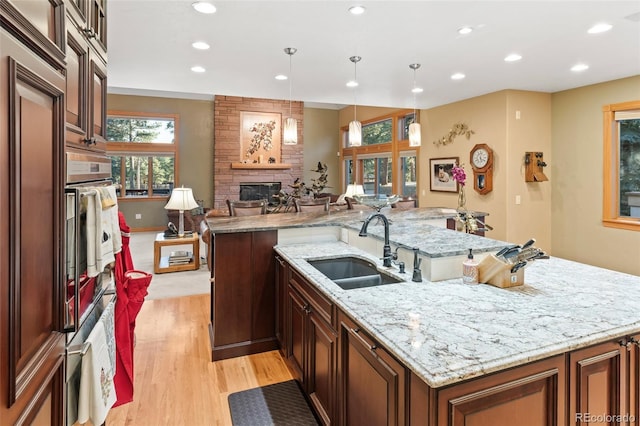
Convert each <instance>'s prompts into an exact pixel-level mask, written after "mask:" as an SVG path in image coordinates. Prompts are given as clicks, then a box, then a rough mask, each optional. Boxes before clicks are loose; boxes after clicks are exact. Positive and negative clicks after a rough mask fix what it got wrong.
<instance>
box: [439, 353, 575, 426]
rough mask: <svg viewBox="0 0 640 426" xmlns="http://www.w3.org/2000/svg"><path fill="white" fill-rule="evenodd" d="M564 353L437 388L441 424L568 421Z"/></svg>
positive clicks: (507, 425)
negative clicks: (566, 414)
mask: <svg viewBox="0 0 640 426" xmlns="http://www.w3.org/2000/svg"><path fill="white" fill-rule="evenodd" d="M564 359H565V358H564V356H557V357H553V358H549V359H546V360H543V361H540V362H536V363H533V364H529V365H526V366H524V367H519V368H517V369H514V370H510V371H507V372H502V373H496V374H494V375H491V376H487V377H484V378H481V379H477V380H472V381H470V382H466V383H463V384H460V385H455V386H452V387H450V388H446V389H443V390H441V391H438V395H437V399H438V421H437V425H438V426H458V425H465V426H513V425H518V426H555V425H557V426H561V425H564V424H565V410H564V407H565V385H564V384H565V380H566V374H565V361H564Z"/></svg>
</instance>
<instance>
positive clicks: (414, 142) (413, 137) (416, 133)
mask: <svg viewBox="0 0 640 426" xmlns="http://www.w3.org/2000/svg"><path fill="white" fill-rule="evenodd" d="M420 133H421V129H420V123H411V124H409V146H420V145H421V143H422V136H421V134H420Z"/></svg>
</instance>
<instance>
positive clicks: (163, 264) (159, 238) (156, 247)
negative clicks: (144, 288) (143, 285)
mask: <svg viewBox="0 0 640 426" xmlns="http://www.w3.org/2000/svg"><path fill="white" fill-rule="evenodd" d="M179 245H191V247H192V248H193V250H192V251H193V260H192V261H191V262H189V263H185V264H184V265H169V256H164V257H163V256H162V247H167V246H179ZM199 268H200V238H199V237H198V234H197V233H196V232H194V233H193V235H191V236H186V237H183V238H165V237H164V233H163V232H160V233H158V234H157V235H156V240H155V241H154V242H153V272H154V273H155V274H162V273H165V272H178V271H196V270H198V269H199Z"/></svg>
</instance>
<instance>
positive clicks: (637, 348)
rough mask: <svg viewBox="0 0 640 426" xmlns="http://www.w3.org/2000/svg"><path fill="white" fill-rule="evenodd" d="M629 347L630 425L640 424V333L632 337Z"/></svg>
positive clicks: (638, 425) (636, 425)
mask: <svg viewBox="0 0 640 426" xmlns="http://www.w3.org/2000/svg"><path fill="white" fill-rule="evenodd" d="M630 343H632V346H631V347H630V348H629V349H630V350H629V419H630V420H629V425H630V426H640V334H637V335H635V336H633V337H632V338H631V339H630Z"/></svg>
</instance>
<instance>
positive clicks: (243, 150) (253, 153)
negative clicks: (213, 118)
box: [240, 111, 282, 164]
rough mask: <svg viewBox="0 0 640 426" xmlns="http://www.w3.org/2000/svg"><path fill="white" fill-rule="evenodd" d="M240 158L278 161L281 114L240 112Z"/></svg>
mask: <svg viewBox="0 0 640 426" xmlns="http://www.w3.org/2000/svg"><path fill="white" fill-rule="evenodd" d="M240 125H241V127H240V160H241V161H242V162H243V163H265V164H266V163H271V164H274V163H280V156H281V152H282V133H281V132H282V130H281V129H282V116H281V114H279V113H271V112H248V111H241V112H240Z"/></svg>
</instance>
